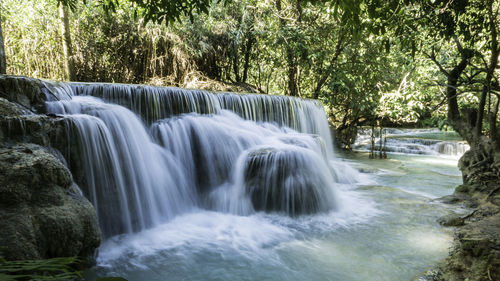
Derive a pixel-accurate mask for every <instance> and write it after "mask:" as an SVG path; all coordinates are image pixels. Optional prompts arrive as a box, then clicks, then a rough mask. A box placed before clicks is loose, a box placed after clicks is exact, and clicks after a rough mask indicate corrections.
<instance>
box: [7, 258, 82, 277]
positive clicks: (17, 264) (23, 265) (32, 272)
mask: <svg viewBox="0 0 500 281" xmlns="http://www.w3.org/2000/svg"><path fill="white" fill-rule="evenodd" d="M80 262H81V261H80V260H79V259H77V258H74V257H67V258H53V259H46V260H22V261H7V260H4V259H2V258H0V279H1V280H77V279H80V278H81V277H82V275H81V274H80V272H78V271H75V270H74V268H73V267H74V266H75V265H77V264H79V263H80Z"/></svg>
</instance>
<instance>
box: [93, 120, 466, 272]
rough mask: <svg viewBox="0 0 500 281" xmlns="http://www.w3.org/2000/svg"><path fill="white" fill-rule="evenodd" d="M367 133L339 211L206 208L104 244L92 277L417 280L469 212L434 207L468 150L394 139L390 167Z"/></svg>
mask: <svg viewBox="0 0 500 281" xmlns="http://www.w3.org/2000/svg"><path fill="white" fill-rule="evenodd" d="M368 141H369V133H368V132H367V130H360V135H359V136H358V142H357V143H356V144H355V146H354V148H355V149H354V150H355V152H350V153H338V152H337V155H336V157H335V160H330V163H331V165H332V166H335V167H340V169H339V170H340V171H341V172H342V175H341V176H343V177H345V178H346V179H347V180H344V181H343V182H344V183H343V184H338V185H337V198H338V202H339V207H338V209H337V210H333V211H331V212H328V213H320V214H315V215H302V216H299V217H289V216H285V215H280V214H276V213H274V214H273V213H264V212H255V213H252V214H249V215H236V214H231V213H224V212H217V211H212V210H206V209H202V208H194V209H192V210H190V211H189V212H185V213H183V214H180V215H177V216H176V217H175V218H173V219H172V220H170V221H168V222H166V223H163V224H159V225H157V226H155V227H153V228H149V229H146V230H142V231H140V232H136V233H131V234H130V233H129V234H120V235H116V236H112V237H110V238H108V239H106V240H105V241H104V242H103V244H102V245H101V247H100V248H99V255H98V258H97V266H95V267H94V268H93V269H91V270H90V271H89V272H87V273H86V275H85V277H86V279H88V280H93V279H95V278H96V277H97V276H100V277H102V276H121V277H124V278H126V279H127V280H130V281H132V280H363V281H364V280H411V279H412V278H415V277H417V276H418V275H419V274H421V273H423V272H424V271H426V270H427V269H430V268H432V267H433V266H435V265H436V264H437V263H438V262H439V261H440V260H441V259H443V258H445V257H446V256H447V254H448V251H449V248H450V246H451V245H452V239H453V236H452V235H453V233H452V232H453V229H452V228H444V227H441V226H440V225H439V224H438V223H437V222H436V220H437V218H439V217H440V216H443V215H446V214H449V213H450V212H459V213H462V212H465V210H462V209H460V208H459V207H457V206H450V205H446V204H443V203H440V202H439V201H437V200H435V199H436V198H439V197H442V196H445V195H448V194H451V193H453V190H454V188H455V187H456V186H457V185H459V184H461V175H460V172H459V170H458V168H457V160H458V158H459V156H460V155H461V154H462V153H463V152H464V150H465V149H467V147H466V146H465V145H464V144H463V142H461V141H460V138H458V137H457V136H456V134H453V133H447V132H440V131H439V130H437V129H427V130H410V129H408V130H403V129H394V130H392V131H390V133H389V134H388V138H387V144H386V146H387V147H388V149H387V150H388V151H389V152H388V159H369V157H368V152H367V151H368V150H369V147H368V146H367V143H368Z"/></svg>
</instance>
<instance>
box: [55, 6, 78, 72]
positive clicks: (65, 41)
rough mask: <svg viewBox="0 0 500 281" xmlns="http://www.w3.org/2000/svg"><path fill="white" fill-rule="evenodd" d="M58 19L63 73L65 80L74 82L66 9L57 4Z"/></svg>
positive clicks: (73, 66)
mask: <svg viewBox="0 0 500 281" xmlns="http://www.w3.org/2000/svg"><path fill="white" fill-rule="evenodd" d="M59 17H60V19H61V32H62V45H63V52H64V71H65V75H66V79H67V80H69V81H75V80H76V73H75V65H74V62H73V49H72V48H71V33H70V29H69V16H68V7H67V6H65V5H63V3H59Z"/></svg>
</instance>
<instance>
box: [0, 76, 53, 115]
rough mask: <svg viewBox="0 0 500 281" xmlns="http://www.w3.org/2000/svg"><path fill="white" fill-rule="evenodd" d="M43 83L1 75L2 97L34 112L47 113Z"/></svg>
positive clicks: (20, 77) (0, 91) (0, 95)
mask: <svg viewBox="0 0 500 281" xmlns="http://www.w3.org/2000/svg"><path fill="white" fill-rule="evenodd" d="M43 88H44V86H43V83H42V81H40V80H39V79H35V78H30V77H23V76H11V75H0V97H1V98H5V99H7V100H9V101H11V102H14V103H17V104H19V105H20V106H22V107H24V108H25V109H27V110H30V111H32V112H45V101H46V95H45V94H44V92H43V91H42V89H43Z"/></svg>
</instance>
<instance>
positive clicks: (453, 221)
mask: <svg viewBox="0 0 500 281" xmlns="http://www.w3.org/2000/svg"><path fill="white" fill-rule="evenodd" d="M484 151H485V150H483V149H481V150H470V151H468V152H466V153H465V154H464V156H463V157H462V158H461V159H460V161H459V168H460V170H461V171H462V175H463V179H464V184H463V185H461V186H459V187H457V188H456V190H455V193H454V194H453V195H452V196H451V197H450V198H448V199H449V200H447V201H448V202H450V203H459V204H463V205H464V206H466V207H469V208H472V209H473V210H472V211H471V213H470V214H469V215H467V216H464V217H458V218H451V217H450V218H442V219H441V221H442V222H446V223H449V225H451V226H458V228H457V231H456V233H455V246H454V248H453V249H452V251H451V253H450V256H449V257H448V258H447V259H446V260H445V261H444V262H443V264H442V265H441V267H440V274H439V278H438V279H439V280H446V281H455V280H456V281H459V280H460V281H463V280H470V281H475V280H478V281H482V280H484V281H488V280H500V172H499V171H500V169H499V167H500V155H499V154H498V153H496V154H495V153H494V152H493V151H486V152H484Z"/></svg>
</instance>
